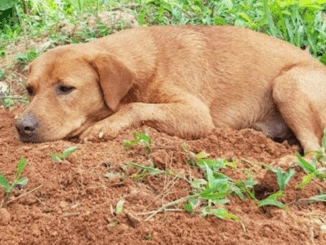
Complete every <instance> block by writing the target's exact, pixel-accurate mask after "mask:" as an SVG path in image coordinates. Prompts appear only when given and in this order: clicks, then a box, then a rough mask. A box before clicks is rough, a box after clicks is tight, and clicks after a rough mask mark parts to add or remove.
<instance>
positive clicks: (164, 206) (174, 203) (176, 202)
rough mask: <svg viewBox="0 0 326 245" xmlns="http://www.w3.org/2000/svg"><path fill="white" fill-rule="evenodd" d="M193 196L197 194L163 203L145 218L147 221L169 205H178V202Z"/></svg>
mask: <svg viewBox="0 0 326 245" xmlns="http://www.w3.org/2000/svg"><path fill="white" fill-rule="evenodd" d="M193 196H196V195H192V196H186V197H182V198H180V199H178V200H175V201H173V202H170V203H167V204H165V205H163V206H162V207H160V208H159V209H158V210H156V211H153V213H152V214H151V215H150V216H148V217H147V218H146V219H145V221H148V220H150V219H151V218H152V217H153V216H155V215H156V214H158V213H159V212H162V211H164V210H165V209H166V208H167V207H170V206H173V205H176V204H179V203H182V202H184V201H187V200H188V199H189V198H191V197H193Z"/></svg>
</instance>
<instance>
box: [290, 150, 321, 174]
mask: <svg viewBox="0 0 326 245" xmlns="http://www.w3.org/2000/svg"><path fill="white" fill-rule="evenodd" d="M295 156H296V157H297V159H298V162H297V163H298V165H299V166H300V167H301V168H302V169H303V170H304V171H305V172H307V173H310V174H311V173H314V172H315V171H316V169H315V167H314V166H313V165H311V164H310V163H309V162H308V161H307V160H306V159H304V158H303V157H302V156H300V154H299V153H297V152H296V153H295Z"/></svg>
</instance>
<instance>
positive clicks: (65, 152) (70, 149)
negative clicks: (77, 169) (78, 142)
mask: <svg viewBox="0 0 326 245" xmlns="http://www.w3.org/2000/svg"><path fill="white" fill-rule="evenodd" d="M76 150H78V147H77V146H71V147H68V148H67V149H65V150H63V152H62V153H51V154H50V156H51V158H52V159H53V160H54V161H56V162H62V161H64V160H66V158H67V157H68V156H70V155H71V154H72V153H74V152H75V151H76Z"/></svg>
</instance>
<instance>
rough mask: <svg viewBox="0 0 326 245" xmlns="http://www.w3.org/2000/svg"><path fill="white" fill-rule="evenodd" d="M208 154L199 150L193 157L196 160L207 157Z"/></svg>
mask: <svg viewBox="0 0 326 245" xmlns="http://www.w3.org/2000/svg"><path fill="white" fill-rule="evenodd" d="M208 157H209V154H208V153H206V152H199V153H198V154H196V155H195V158H196V160H197V161H199V160H201V159H205V158H208Z"/></svg>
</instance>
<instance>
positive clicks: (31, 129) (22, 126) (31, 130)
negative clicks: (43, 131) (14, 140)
mask: <svg viewBox="0 0 326 245" xmlns="http://www.w3.org/2000/svg"><path fill="white" fill-rule="evenodd" d="M15 126H16V128H17V131H18V134H19V137H20V140H21V141H23V142H39V141H40V140H39V138H38V136H37V133H38V131H39V127H40V126H39V122H38V120H37V118H36V117H35V116H34V115H32V114H27V115H23V116H22V117H19V118H17V119H16V122H15Z"/></svg>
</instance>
